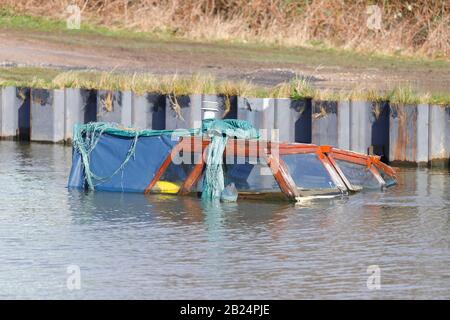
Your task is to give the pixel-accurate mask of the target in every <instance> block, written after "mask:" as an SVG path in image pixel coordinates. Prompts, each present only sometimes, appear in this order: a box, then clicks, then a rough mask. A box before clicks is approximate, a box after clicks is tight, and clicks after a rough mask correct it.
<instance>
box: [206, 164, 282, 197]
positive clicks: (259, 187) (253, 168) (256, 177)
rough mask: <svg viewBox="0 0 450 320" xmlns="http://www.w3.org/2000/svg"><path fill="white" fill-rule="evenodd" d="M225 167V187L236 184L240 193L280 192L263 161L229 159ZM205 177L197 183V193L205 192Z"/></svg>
mask: <svg viewBox="0 0 450 320" xmlns="http://www.w3.org/2000/svg"><path fill="white" fill-rule="evenodd" d="M225 161H226V162H225V164H224V165H223V172H224V182H225V186H227V185H229V184H230V183H234V185H235V187H236V189H237V190H238V192H239V191H248V192H251V191H254V192H280V193H281V190H280V187H279V186H278V183H277V182H276V180H275V178H274V176H273V174H272V171H271V170H270V168H269V166H268V165H267V164H266V163H265V161H264V160H262V159H255V158H252V159H251V160H250V159H248V158H247V159H244V158H242V157H235V158H234V159H233V158H232V157H227V158H226V160H225ZM203 177H204V175H203V174H202V176H201V178H200V179H199V181H198V183H197V191H200V192H201V191H202V190H203Z"/></svg>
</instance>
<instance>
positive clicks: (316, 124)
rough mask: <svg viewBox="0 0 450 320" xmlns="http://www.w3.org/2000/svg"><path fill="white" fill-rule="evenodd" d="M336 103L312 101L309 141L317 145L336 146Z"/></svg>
mask: <svg viewBox="0 0 450 320" xmlns="http://www.w3.org/2000/svg"><path fill="white" fill-rule="evenodd" d="M337 105H338V103H337V102H336V101H320V100H319V101H313V104H312V122H311V142H312V143H313V144H317V145H329V146H333V147H337V146H338V108H337Z"/></svg>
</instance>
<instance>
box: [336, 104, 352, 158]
mask: <svg viewBox="0 0 450 320" xmlns="http://www.w3.org/2000/svg"><path fill="white" fill-rule="evenodd" d="M337 110H338V112H337V131H338V132H337V147H338V148H341V149H345V150H350V101H339V102H338V105H337Z"/></svg>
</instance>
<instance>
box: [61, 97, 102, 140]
mask: <svg viewBox="0 0 450 320" xmlns="http://www.w3.org/2000/svg"><path fill="white" fill-rule="evenodd" d="M96 120H97V93H96V91H95V90H85V89H72V88H66V89H65V129H64V140H65V141H67V142H70V140H71V139H72V134H73V127H74V125H75V124H84V123H88V122H92V121H96Z"/></svg>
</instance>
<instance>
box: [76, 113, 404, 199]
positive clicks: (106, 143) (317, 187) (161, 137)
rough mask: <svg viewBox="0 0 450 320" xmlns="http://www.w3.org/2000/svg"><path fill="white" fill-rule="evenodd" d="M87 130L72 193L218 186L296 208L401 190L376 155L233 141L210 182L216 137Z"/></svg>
mask: <svg viewBox="0 0 450 320" xmlns="http://www.w3.org/2000/svg"><path fill="white" fill-rule="evenodd" d="M216 121H223V120H216ZM89 125H90V127H89V126H88V125H82V126H79V127H77V128H76V129H75V130H76V131H77V132H74V136H75V137H77V139H74V147H73V158H72V169H71V172H70V177H69V187H71V188H82V189H91V190H102V191H118V192H142V193H164V194H177V195H195V196H201V194H202V192H203V191H204V188H205V185H213V186H215V187H217V188H219V190H223V189H227V190H228V192H229V191H230V190H232V189H235V190H236V192H237V196H238V198H250V199H286V200H291V201H295V200H297V201H298V200H300V199H302V198H310V197H334V196H340V195H342V194H348V193H353V192H358V191H360V190H362V189H373V190H381V189H383V188H386V187H390V186H392V185H394V184H395V183H396V177H395V171H394V170H393V169H392V168H391V167H390V166H388V165H386V164H384V163H383V162H381V161H380V157H378V156H371V155H364V154H360V153H355V152H350V151H345V150H341V149H336V148H334V147H331V146H317V145H313V144H302V143H281V142H275V141H267V140H262V139H238V138H236V136H234V135H233V134H227V135H226V136H227V139H224V145H223V148H219V149H217V150H215V152H220V154H219V155H218V156H217V155H216V158H217V157H218V158H220V159H221V162H220V163H219V164H218V166H219V167H220V171H218V172H220V175H221V176H219V174H218V175H216V176H215V177H213V178H211V177H210V176H208V175H207V174H205V173H206V171H207V170H206V168H207V166H208V165H211V161H210V160H211V159H208V148H211V145H212V143H211V141H212V140H214V137H215V136H214V135H208V134H205V131H204V130H199V131H195V130H190V131H186V130H185V131H184V132H177V131H154V130H147V131H145V132H142V131H135V130H132V129H129V128H121V127H118V126H117V125H111V124H107V125H106V124H100V125H97V126H95V128H96V129H93V130H91V129H92V128H93V126H92V124H89ZM98 128H100V129H98ZM216 136H217V133H216ZM219 136H220V134H219ZM223 136H225V135H223ZM209 154H211V152H210V153H209ZM216 161H217V160H216ZM208 179H209V180H213V181H206V180H208ZM220 188H221V189H220Z"/></svg>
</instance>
